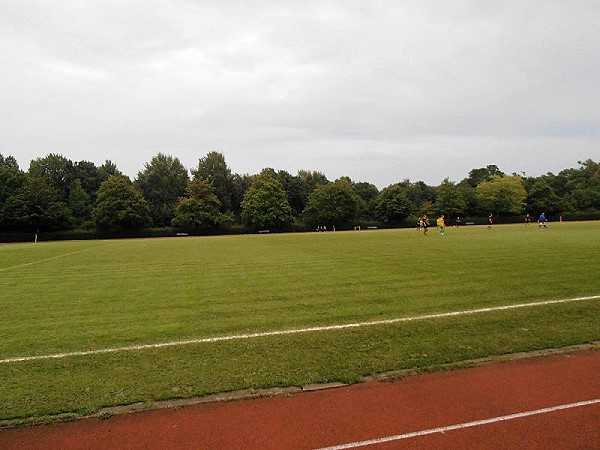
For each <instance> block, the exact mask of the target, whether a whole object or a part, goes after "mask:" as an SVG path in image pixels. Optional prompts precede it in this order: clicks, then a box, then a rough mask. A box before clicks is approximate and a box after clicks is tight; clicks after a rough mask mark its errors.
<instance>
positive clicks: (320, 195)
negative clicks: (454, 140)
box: [0, 152, 600, 232]
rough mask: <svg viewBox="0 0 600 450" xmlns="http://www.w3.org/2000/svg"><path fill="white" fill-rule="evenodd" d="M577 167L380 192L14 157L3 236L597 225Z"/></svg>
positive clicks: (2, 184)
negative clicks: (564, 222) (430, 218)
mask: <svg viewBox="0 0 600 450" xmlns="http://www.w3.org/2000/svg"><path fill="white" fill-rule="evenodd" d="M578 164H579V167H577V168H569V169H565V170H562V171H561V172H560V173H558V174H557V175H555V174H552V173H548V174H546V175H542V176H539V177H527V176H525V175H518V174H515V173H513V174H506V173H503V172H502V171H501V170H500V169H499V168H498V167H497V166H495V165H488V166H486V167H482V168H475V169H473V170H471V171H470V172H469V173H468V176H467V177H466V178H464V179H463V180H461V181H460V182H456V183H455V182H452V181H450V180H449V179H448V178H446V179H444V180H443V181H442V182H441V183H440V184H439V185H438V186H429V185H427V184H426V183H424V182H422V181H417V182H413V181H410V180H408V179H406V180H403V181H400V182H398V183H394V184H392V185H390V186H387V187H386V188H384V189H382V190H381V191H380V190H379V189H378V188H377V187H376V186H375V185H373V184H371V183H368V182H364V181H361V182H356V181H353V180H351V179H350V178H349V177H341V178H339V179H337V180H334V181H330V180H328V179H327V177H326V176H325V175H324V174H323V173H321V172H318V171H311V170H300V171H298V173H297V174H296V175H292V174H290V173H288V172H286V171H284V170H275V169H272V168H265V169H263V170H262V171H261V172H260V173H258V174H254V175H249V174H243V175H240V174H236V173H232V172H231V170H230V168H229V167H228V165H227V163H226V161H225V157H224V155H223V154H222V153H220V152H209V153H207V154H206V155H205V156H204V157H202V158H200V159H199V161H198V165H197V166H196V167H195V168H193V169H192V170H191V171H188V169H187V168H185V167H184V166H183V164H182V163H181V162H180V161H179V159H178V158H176V157H173V156H170V155H166V154H163V153H159V154H157V155H156V156H154V157H153V158H152V159H151V160H150V161H149V162H148V163H146V164H145V165H144V168H143V170H141V171H140V172H139V173H138V174H137V177H136V178H135V179H133V180H131V179H130V178H129V177H127V176H126V175H124V174H123V173H121V172H120V171H119V169H118V168H117V166H116V165H115V164H114V163H112V162H111V161H106V162H105V163H104V164H102V165H101V166H96V165H95V164H94V163H92V162H89V161H77V162H73V161H71V160H69V159H68V158H65V157H64V156H62V155H58V154H49V155H47V156H45V157H43V158H37V159H34V160H32V161H31V163H30V166H29V170H27V171H23V170H21V169H20V168H19V166H18V164H17V161H16V159H15V158H14V157H12V156H6V157H5V156H3V155H2V154H0V231H3V232H40V231H54V230H75V229H97V230H101V231H127V230H141V229H145V228H149V227H172V228H173V229H176V230H181V231H186V232H202V231H212V232H219V230H221V231H223V230H226V229H228V228H231V227H243V229H245V230H248V231H257V230H263V229H268V230H272V231H285V230H313V229H316V228H317V227H327V228H328V229H332V228H333V227H336V228H338V229H344V228H349V227H353V226H355V225H357V224H372V225H378V226H387V227H396V226H403V225H406V224H407V223H414V221H415V220H416V217H417V216H420V215H423V214H427V215H437V214H445V215H446V217H447V218H448V219H450V220H452V218H454V217H456V216H462V217H480V216H487V215H488V214H489V213H492V214H494V215H495V216H496V217H501V216H511V215H520V214H523V213H526V212H527V213H532V214H538V213H540V212H545V213H546V214H547V215H550V216H558V215H559V214H561V215H564V214H569V213H573V212H576V211H577V212H585V213H587V214H588V215H590V216H591V217H600V164H599V163H597V162H594V161H593V160H591V159H589V160H587V161H580V162H578Z"/></svg>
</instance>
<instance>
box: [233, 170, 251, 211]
mask: <svg viewBox="0 0 600 450" xmlns="http://www.w3.org/2000/svg"><path fill="white" fill-rule="evenodd" d="M252 179H253V177H252V176H250V175H248V174H244V175H239V174H237V173H235V174H233V175H232V177H231V209H232V212H233V215H234V217H235V218H236V219H239V218H240V217H241V215H242V202H243V201H244V195H246V191H247V190H248V189H249V188H250V185H251V184H252Z"/></svg>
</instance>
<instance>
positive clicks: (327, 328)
mask: <svg viewBox="0 0 600 450" xmlns="http://www.w3.org/2000/svg"><path fill="white" fill-rule="evenodd" d="M597 299H600V295H594V296H590V297H576V298H567V299H562V300H545V301H540V302H532V303H520V304H516V305H505V306H494V307H490V308H480V309H470V310H465V311H453V312H447V313H440V314H426V315H424V316H413V317H401V318H398V319H387V320H376V321H372V322H357V323H347V324H341V325H328V326H321V327H310V328H295V329H291V330H277V331H264V332H261V333H250V334H234V335H229V336H217V337H209V338H198V339H189V340H184V341H171V342H161V343H157V344H143V345H131V346H127V347H113V348H103V349H97V350H83V351H76V352H67V353H54V354H49V355H37V356H15V357H12V358H5V359H0V364H11V363H17V362H23V361H38V360H45V359H61V358H68V357H71V356H88V355H100V354H106V353H120V352H130V351H139V350H150V349H157V348H164V347H181V346H185V345H193V344H207V343H214V342H223V341H235V340H245V339H254V338H261V337H269V336H285V335H290V334H300V333H310V332H316V331H332V330H345V329H349V328H363V327H371V326H376V325H390V324H394V323H402V322H413V321H419V320H427V319H441V318H445V317H458V316H467V315H472V314H480V313H487V312H494V311H507V310H511V309H519V308H529V307H534V306H544V305H557V304H561V303H572V302H581V301H586V300H597Z"/></svg>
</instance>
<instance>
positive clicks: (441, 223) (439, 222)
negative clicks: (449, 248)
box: [436, 214, 446, 236]
mask: <svg viewBox="0 0 600 450" xmlns="http://www.w3.org/2000/svg"><path fill="white" fill-rule="evenodd" d="M436 224H437V229H438V231H439V232H440V236H443V235H444V227H445V226H446V224H445V223H444V215H443V214H442V215H441V216H440V217H438V218H437V221H436Z"/></svg>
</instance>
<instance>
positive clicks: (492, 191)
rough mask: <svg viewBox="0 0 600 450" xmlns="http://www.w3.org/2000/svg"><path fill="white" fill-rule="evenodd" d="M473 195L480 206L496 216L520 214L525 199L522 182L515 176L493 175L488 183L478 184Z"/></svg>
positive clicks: (525, 194)
mask: <svg viewBox="0 0 600 450" xmlns="http://www.w3.org/2000/svg"><path fill="white" fill-rule="evenodd" d="M475 195H476V196H477V200H478V202H479V204H480V206H481V207H482V208H483V209H486V210H487V211H490V212H493V213H495V215H496V216H499V215H500V214H501V213H508V214H519V213H521V212H522V211H523V207H524V205H525V199H526V198H527V192H526V191H525V187H524V185H523V180H522V179H521V177H519V176H516V175H507V176H499V175H494V176H493V177H492V178H491V179H490V180H489V181H483V182H481V183H479V185H478V186H477V188H476V189H475Z"/></svg>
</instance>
